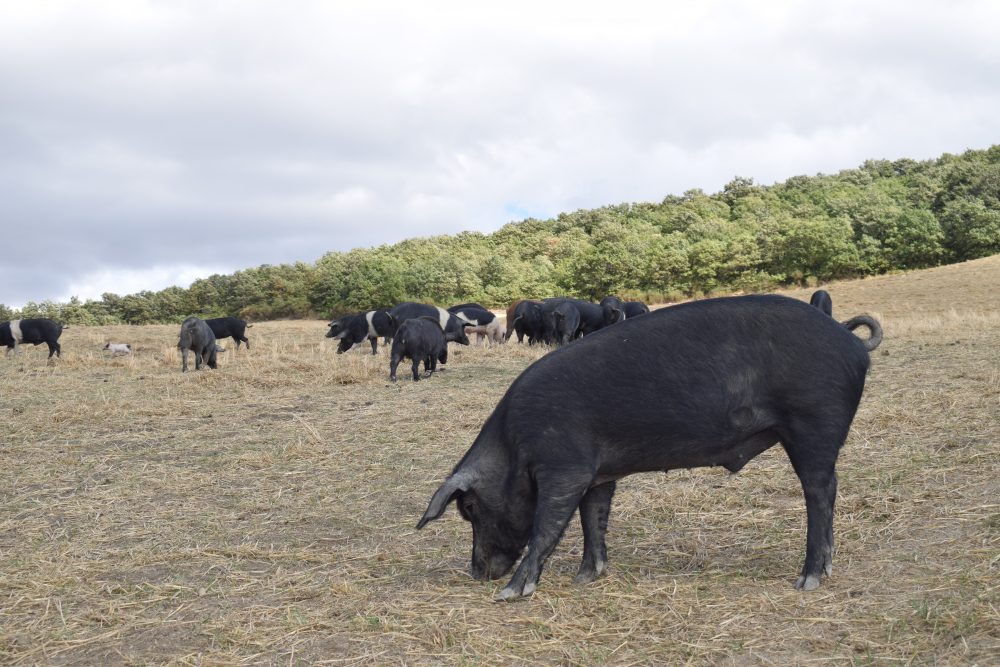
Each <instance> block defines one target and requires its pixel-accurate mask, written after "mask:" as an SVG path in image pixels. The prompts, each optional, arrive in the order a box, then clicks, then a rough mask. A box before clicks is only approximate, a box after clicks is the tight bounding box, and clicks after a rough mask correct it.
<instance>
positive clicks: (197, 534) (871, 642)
mask: <svg viewBox="0 0 1000 667" xmlns="http://www.w3.org/2000/svg"><path fill="white" fill-rule="evenodd" d="M997 285H1000V256H995V257H989V258H986V259H982V260H977V261H973V262H967V263H964V264H957V265H954V266H948V267H941V268H937V269H930V270H925V271H917V272H912V273H908V274H903V275H892V276H883V277H877V278H870V279H865V280H858V281H845V282H838V283H833V284H831V285H829V286H828V290H829V291H830V293H831V294H832V296H833V299H834V314H835V315H836V316H837V317H838V318H839V319H846V318H847V317H850V316H852V315H855V314H858V313H860V312H869V313H871V314H874V315H876V316H878V317H880V318H881V320H882V323H883V325H884V328H885V340H884V342H883V344H882V346H881V347H880V348H879V349H878V350H877V351H876V352H875V353H874V355H873V365H872V369H871V373H870V375H869V382H868V386H867V389H866V393H865V398H864V399H863V401H862V405H861V408H860V411H859V413H858V416H857V419H856V421H855V425H854V428H853V429H852V432H851V435H850V437H849V439H848V442H847V445H846V447H845V449H844V451H843V453H842V455H841V458H840V462H839V466H838V470H839V475H840V487H839V496H838V504H837V513H836V518H835V537H836V553H835V556H834V576H833V577H832V578H830V579H828V580H825V581H824V583H823V585H822V586H821V588H820V589H819V590H818V591H815V592H813V593H808V594H803V593H799V592H796V591H794V590H793V589H792V582H793V581H794V578H795V575H796V574H797V571H798V568H799V567H800V565H801V558H802V549H803V545H804V540H805V512H804V508H803V501H802V495H801V491H800V488H799V484H798V480H797V479H796V477H795V475H794V473H793V472H792V470H791V467H790V465H789V464H788V462H787V459H786V458H785V456H784V454H783V452H782V451H781V450H780V448H775V449H773V450H771V451H769V452H766V453H765V454H764V455H762V456H761V457H759V458H758V459H756V460H755V461H753V462H752V463H751V464H750V465H749V466H747V468H745V469H744V470H743V471H742V472H741V473H740V474H739V475H738V476H735V477H729V476H728V475H727V474H725V473H724V472H723V471H722V470H721V469H718V470H716V469H712V470H695V471H690V472H672V473H669V474H667V475H663V474H658V475H653V474H650V475H636V476H632V477H629V478H627V479H625V480H623V481H622V482H621V483H620V484H619V493H618V496H617V497H616V500H615V504H614V506H613V508H612V514H611V521H610V529H609V536H608V551H609V557H610V571H609V574H608V576H606V577H604V578H602V579H601V580H599V581H598V582H596V583H595V584H592V585H587V586H576V585H574V584H573V583H572V577H573V574H574V573H575V571H576V567H577V565H578V560H579V557H580V553H581V550H582V538H581V535H580V531H579V528H578V526H577V524H576V523H575V522H574V524H573V525H572V527H571V529H570V530H569V531H567V534H566V535H565V537H564V538H563V540H562V542H561V544H560V545H559V547H558V548H557V550H556V552H555V553H554V554H553V556H552V558H551V559H550V561H549V565H548V567H547V568H546V571H545V573H544V574H543V577H542V581H541V585H540V587H539V589H538V591H537V592H536V594H535V595H534V597H533V598H531V599H530V600H527V601H524V602H518V603H515V604H496V603H493V602H492V601H491V600H492V597H493V594H494V593H495V592H496V591H497V590H498V589H499V588H500V587H501V586H502V585H503V584H504V581H502V580H501V581H498V582H491V583H482V582H477V581H473V580H472V579H470V578H469V576H468V575H467V566H468V561H469V555H470V550H471V546H470V545H471V531H470V530H469V527H468V524H466V523H465V522H463V521H461V520H460V519H459V518H458V516H457V514H456V513H455V511H454V509H449V511H448V513H447V514H446V515H445V517H444V518H443V520H442V521H439V522H436V523H434V524H431V525H430V526H428V527H427V528H426V529H425V530H423V531H420V532H417V531H415V530H414V524H415V523H416V521H417V519H418V518H419V517H420V515H421V513H422V512H423V510H424V508H425V507H426V503H427V501H428V500H429V498H430V496H431V494H432V493H433V491H434V490H435V489H436V488H437V486H438V484H439V483H440V481H441V480H442V479H443V478H444V477H445V476H446V474H447V473H448V471H449V470H450V469H451V467H452V466H453V465H454V463H455V462H456V461H457V459H458V458H459V457H460V456H461V454H462V453H463V452H464V451H465V449H466V448H467V447H468V445H469V444H470V443H471V441H472V439H473V438H474V437H475V435H476V433H477V432H478V429H479V427H480V426H481V425H482V423H483V421H484V420H485V418H486V417H487V415H488V414H489V413H490V411H491V410H492V408H493V407H494V406H495V405H496V402H497V401H498V400H499V398H500V396H501V395H502V394H503V392H504V391H505V390H506V388H507V387H508V385H509V384H510V382H511V381H512V380H513V379H514V378H515V377H516V376H517V374H518V373H520V371H521V370H522V369H523V368H524V367H525V366H527V365H528V364H529V363H530V362H531V361H532V360H533V359H535V358H537V356H538V355H539V354H541V353H542V351H540V350H538V349H530V350H529V349H528V348H527V347H526V346H517V345H507V346H503V347H497V348H493V349H489V348H459V349H457V350H456V351H455V352H454V354H453V355H452V358H451V359H450V363H449V364H448V370H447V371H445V372H444V373H442V374H441V375H440V376H436V377H434V378H432V379H429V380H427V381H423V382H419V383H413V382H410V381H400V382H399V383H398V384H396V385H390V384H389V383H388V382H387V375H388V369H387V356H386V354H385V352H384V351H383V352H380V354H379V356H378V357H375V358H373V357H371V355H366V354H365V353H364V352H363V351H351V352H349V353H348V354H345V355H341V356H338V355H336V354H335V353H334V345H333V344H331V343H330V342H328V341H325V340H324V339H323V334H324V332H325V326H324V323H323V322H322V321H290V322H276V323H260V324H258V325H256V326H255V327H254V328H252V329H251V330H250V332H249V334H250V338H251V342H252V345H253V348H252V349H251V350H250V351H249V352H246V351H240V352H234V351H233V350H230V351H227V352H226V353H224V354H223V355H222V357H221V361H220V363H221V368H220V370H218V371H214V372H201V373H194V372H189V373H187V374H184V375H182V374H181V373H180V359H179V358H178V356H177V352H176V350H175V349H173V347H172V346H173V345H174V344H175V341H176V331H177V327H176V326H173V325H171V326H141V327H136V326H131V327H130V326H108V327H73V328H70V329H69V330H67V331H66V332H65V334H64V336H63V339H62V343H63V348H64V350H65V354H64V357H63V359H62V360H58V361H55V362H54V363H47V362H46V359H45V352H44V346H43V347H41V348H29V349H27V350H26V351H25V353H24V354H22V355H21V356H19V357H17V358H6V359H0V418H2V420H3V428H2V429H0V457H2V460H3V461H4V462H5V464H4V473H3V475H0V661H3V662H5V663H8V664H11V663H12V664H26V663H38V662H45V663H90V664H95V663H123V662H124V663H147V662H155V663H159V662H172V663H175V664H219V663H227V664H231V663H261V662H274V663H292V664H294V663H297V662H300V663H306V662H321V661H326V664H336V665H350V664H395V663H409V664H441V663H446V664H470V663H472V664H495V665H511V664H537V663H538V662H540V661H544V662H549V663H561V664H571V665H592V664H601V663H613V664H640V663H646V664H649V663H659V664H677V663H681V662H693V663H696V664H701V663H706V662H710V663H721V664H739V665H749V664H758V663H762V664H793V663H804V662H813V661H815V662H820V661H831V660H832V661H833V662H841V663H859V664H873V663H877V664H884V663H895V662H900V663H911V662H912V663H918V664H920V663H934V664H954V665H969V664H990V663H993V662H995V660H996V656H997V655H1000V616H998V609H1000V576H998V574H1000V572H998V568H1000V561H998V554H1000V501H998V498H1000V481H998V480H1000V446H998V444H1000V356H998V354H1000V353H998V351H1000V300H998V299H997V298H996V294H995V290H996V286H997ZM809 291H810V290H802V291H796V292H793V293H792V294H793V296H797V297H801V298H807V297H808V294H809ZM109 340H113V341H122V342H131V343H133V345H134V346H135V347H136V348H137V353H136V355H135V357H134V358H129V359H123V358H118V359H111V358H108V357H106V356H104V355H103V354H102V353H101V352H100V351H99V349H98V348H99V347H100V345H101V344H103V343H104V342H105V341H109ZM227 347H228V345H227Z"/></svg>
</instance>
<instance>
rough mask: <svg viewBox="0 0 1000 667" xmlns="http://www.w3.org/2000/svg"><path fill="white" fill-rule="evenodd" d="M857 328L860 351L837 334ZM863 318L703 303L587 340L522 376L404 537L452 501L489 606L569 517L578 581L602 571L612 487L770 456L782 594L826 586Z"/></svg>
mask: <svg viewBox="0 0 1000 667" xmlns="http://www.w3.org/2000/svg"><path fill="white" fill-rule="evenodd" d="M859 326H865V327H867V328H868V329H869V330H870V331H871V336H870V338H869V339H868V340H861V339H860V338H858V337H856V336H854V335H853V334H852V333H851V330H853V329H855V328H857V327H859ZM881 337H882V332H881V327H880V326H879V324H878V322H877V321H876V320H874V319H873V318H871V317H868V316H860V317H856V318H854V319H852V320H850V321H848V322H845V323H843V324H841V323H839V322H837V321H835V320H833V319H832V318H830V317H827V316H826V315H824V314H823V313H822V312H821V311H819V310H817V309H816V308H813V307H812V306H810V305H808V304H806V303H804V302H802V301H797V300H794V299H789V298H786V297H782V296H774V295H763V296H744V297H731V298H722V299H708V300H703V301H695V302H691V303H685V304H681V305H678V306H672V307H670V308H665V309H662V310H658V311H656V312H653V313H650V314H649V315H644V316H642V317H637V318H635V319H626V320H625V321H624V322H622V323H620V324H616V325H615V326H612V327H608V328H606V329H602V330H601V331H598V332H596V333H594V334H592V335H590V336H586V337H584V338H583V339H581V340H579V341H577V342H575V343H573V344H572V345H566V346H563V347H561V348H559V349H558V350H555V351H554V352H552V353H551V354H548V355H546V356H544V357H542V358H541V359H539V360H538V361H536V362H535V363H534V364H532V365H531V366H529V367H528V368H527V369H526V370H525V371H524V372H523V373H522V374H521V375H520V377H518V378H517V379H516V380H515V381H514V383H513V384H512V385H511V386H510V388H509V389H508V390H507V393H506V394H505V395H504V397H503V398H502V399H501V400H500V403H499V404H498V405H497V407H496V409H495V410H494V411H493V414H492V415H491V416H490V417H489V418H488V419H487V420H486V423H485V424H484V425H483V427H482V430H481V431H480V433H479V436H478V437H477V438H476V440H475V441H474V442H473V444H472V446H471V447H470V449H469V450H468V451H467V452H466V454H465V456H464V457H463V458H462V460H461V461H460V462H459V463H458V465H457V466H456V467H455V468H454V470H453V471H452V474H451V475H450V476H449V477H448V478H447V480H445V482H444V483H443V484H442V485H441V487H440V488H439V489H438V490H437V492H436V493H435V494H434V496H433V498H432V499H431V501H430V504H429V505H428V507H427V510H426V512H425V513H424V515H423V517H422V518H421V519H420V521H419V523H418V524H417V528H422V527H423V526H424V525H426V524H427V522H429V521H432V520H434V519H437V518H438V517H440V516H441V514H442V513H443V512H444V510H445V508H446V507H447V505H448V504H449V503H450V502H451V501H455V502H456V505H457V506H458V511H459V513H460V514H461V515H462V517H463V518H464V519H466V520H467V521H470V522H471V523H472V534H473V544H472V575H473V576H474V577H475V578H477V579H493V578H497V577H501V576H503V575H504V574H505V573H507V572H508V571H509V570H510V568H511V567H512V566H513V565H514V563H515V562H517V560H518V558H520V557H521V555H522V553H524V552H525V547H527V553H526V554H525V555H524V557H523V558H522V559H521V562H520V565H518V567H517V569H516V571H515V572H514V575H513V578H512V579H511V580H510V582H509V583H508V584H507V586H506V587H504V588H503V590H501V591H500V593H499V595H498V599H500V600H511V599H515V598H519V597H522V596H528V595H531V594H532V593H533V592H534V591H535V588H536V586H537V585H538V579H539V576H540V575H541V572H542V567H543V565H544V564H545V560H546V559H547V558H548V557H549V554H551V553H552V550H553V548H554V547H555V546H556V543H557V542H558V541H559V539H560V537H561V536H562V534H563V531H564V530H565V528H566V525H567V523H568V522H569V520H570V518H571V517H572V515H573V513H574V511H576V510H577V508H579V510H580V521H581V524H582V526H583V534H584V545H583V562H582V563H581V565H580V570H579V573H578V574H577V577H576V579H577V581H578V582H589V581H592V580H593V579H595V578H596V577H598V576H599V575H601V574H602V573H603V572H604V571H605V568H606V567H607V562H608V556H607V549H606V546H605V533H606V531H607V525H608V514H609V511H610V507H611V498H612V496H613V495H614V492H615V484H616V482H617V480H619V479H621V478H622V477H625V476H627V475H630V474H632V473H637V472H651V471H667V470H673V469H677V468H694V467H701V466H722V467H724V468H726V469H727V470H729V471H731V472H737V471H739V470H740V469H741V468H742V467H743V466H745V465H746V464H747V462H749V461H750V460H751V459H753V458H754V457H755V456H757V455H758V454H760V453H761V452H763V451H765V450H766V449H769V448H770V447H772V446H774V445H775V444H778V443H781V445H782V447H783V448H784V450H785V452H786V453H787V455H788V457H789V459H790V460H791V462H792V467H793V468H794V469H795V472H796V474H797V475H798V478H799V480H800V481H801V485H802V489H803V492H804V495H805V503H806V514H807V519H808V528H807V531H806V555H805V563H804V565H803V567H802V571H801V574H800V575H799V577H798V579H797V580H796V582H795V587H796V588H798V589H804V590H812V589H814V588H816V587H817V586H819V583H820V577H821V576H822V575H823V573H824V572H825V573H826V574H827V575H829V574H830V573H831V563H832V555H833V506H834V500H835V498H836V492H837V476H836V473H835V465H836V462H837V455H838V453H839V452H840V448H841V447H842V446H843V444H844V440H845V438H846V437H847V433H848V430H849V429H850V426H851V422H852V420H853V419H854V414H855V412H856V410H857V407H858V402H859V401H860V400H861V394H862V392H863V390H864V386H865V375H866V373H867V371H868V366H869V355H868V352H869V350H872V349H874V348H875V347H876V346H877V345H878V344H879V342H880V341H881Z"/></svg>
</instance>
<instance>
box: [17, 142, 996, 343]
mask: <svg viewBox="0 0 1000 667" xmlns="http://www.w3.org/2000/svg"><path fill="white" fill-rule="evenodd" d="M998 252H1000V145H997V146H993V147H991V148H989V149H986V150H970V151H967V152H965V153H963V154H961V155H951V154H945V155H943V156H942V157H940V158H938V159H935V160H927V161H915V160H910V159H900V160H895V161H888V160H869V161H867V162H865V163H864V164H863V165H861V166H860V167H858V168H856V169H847V170H844V171H841V172H839V173H837V174H832V175H824V174H819V175H816V176H795V177H792V178H789V179H788V180H786V181H785V182H783V183H779V184H775V185H771V186H761V185H758V184H756V183H754V181H753V180H752V179H750V178H743V177H737V178H734V179H733V180H732V181H730V182H729V183H727V184H726V185H725V187H724V188H723V189H722V191H721V192H718V193H715V194H706V193H704V192H702V191H701V190H689V191H687V192H685V193H684V194H682V195H670V196H667V197H666V198H665V199H664V200H663V201H661V202H659V203H633V204H619V205H613V206H605V207H602V208H597V209H591V210H580V211H576V212H573V213H563V214H560V215H559V216H558V217H556V218H552V219H548V220H536V219H532V218H529V219H527V220H523V221H521V222H512V223H510V224H507V225H504V226H503V227H502V228H501V229H499V230H498V231H496V232H494V233H492V234H482V233H478V232H462V233H460V234H456V235H454V236H435V237H429V238H418V239H409V240H406V241H402V242H400V243H396V244H393V245H382V246H378V247H375V248H359V249H355V250H351V251H348V252H329V253H327V254H325V255H324V256H323V257H321V258H320V259H319V260H317V261H316V262H315V263H307V262H296V263H294V264H281V265H263V266H258V267H255V268H249V269H245V270H241V271H236V272H235V273H233V274H229V275H213V276H210V277H208V278H204V279H201V280H196V281H195V282H194V283H192V284H191V286H190V287H188V288H186V289H185V288H181V287H168V288H166V289H163V290H160V291H156V292H153V291H144V292H139V293H137V294H129V295H118V294H111V293H106V294H104V295H102V297H101V299H100V300H88V301H85V302H83V301H81V300H79V299H77V298H73V299H71V300H70V301H69V302H68V303H54V302H52V301H44V302H41V303H28V304H26V305H25V307H24V308H22V309H21V310H19V311H17V310H13V309H11V308H8V307H6V306H4V305H3V304H0V320H7V319H13V318H17V317H22V318H26V317H49V318H52V319H56V320H60V321H63V322H66V323H70V324H84V325H86V324H112V323H130V324H146V323H169V322H180V321H181V320H183V319H184V318H185V317H187V316H189V315H199V316H202V317H215V316H221V315H237V316H241V317H244V318H247V319H251V320H264V319H277V318H303V317H333V316H338V315H340V314H343V313H347V312H354V311H362V310H369V309H372V308H378V307H387V306H391V305H393V304H395V303H398V302H400V301H423V302H433V303H437V304H440V305H448V304H453V303H458V302H465V301H478V302H481V303H483V304H485V305H488V306H504V307H505V306H506V305H507V304H509V303H510V302H511V301H513V300H515V299H520V298H541V297H547V296H556V295H570V296H577V297H582V298H586V299H600V298H601V297H603V296H605V295H608V294H616V295H619V296H621V297H625V298H630V299H639V300H644V301H649V302H664V301H676V300H680V299H683V298H687V297H692V296H694V297H697V296H702V295H705V294H721V293H728V292H737V291H766V290H769V289H772V288H775V287H778V286H782V285H813V284H818V283H821V282H824V281H828V280H833V279H840V278H851V277H859V276H865V275H874V274H881V273H886V272H890V271H899V270H908V269H919V268H925V267H930V266H937V265H940V264H946V263H951V262H959V261H964V260H968V259H974V258H977V257H983V256H986V255H992V254H995V253H998Z"/></svg>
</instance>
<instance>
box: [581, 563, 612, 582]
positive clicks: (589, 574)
mask: <svg viewBox="0 0 1000 667" xmlns="http://www.w3.org/2000/svg"><path fill="white" fill-rule="evenodd" d="M607 569H608V565H607V563H605V562H604V561H600V560H599V561H597V563H596V564H595V565H594V567H586V568H585V567H581V568H580V571H579V572H577V573H576V577H575V578H574V579H573V583H574V584H589V583H590V582H592V581H596V580H597V578H598V577H599V576H601V575H602V574H604V572H605V570H607Z"/></svg>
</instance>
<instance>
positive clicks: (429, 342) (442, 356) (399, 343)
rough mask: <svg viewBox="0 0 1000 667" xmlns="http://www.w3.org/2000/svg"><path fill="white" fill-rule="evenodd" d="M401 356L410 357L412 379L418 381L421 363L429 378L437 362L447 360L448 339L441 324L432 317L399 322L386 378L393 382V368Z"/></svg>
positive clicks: (444, 362) (394, 378) (394, 372)
mask: <svg viewBox="0 0 1000 667" xmlns="http://www.w3.org/2000/svg"><path fill="white" fill-rule="evenodd" d="M403 359H412V360H413V381H414V382H418V381H419V380H420V362H421V361H422V362H424V372H426V373H427V376H428V377H430V375H431V374H433V373H434V371H435V370H437V362H438V361H440V362H441V363H442V364H446V363H448V342H447V341H446V340H445V339H444V331H443V330H442V329H441V325H440V323H439V322H438V320H436V319H435V318H433V317H418V318H416V319H413V320H406V321H405V322H403V323H402V324H400V325H399V329H397V330H396V336H395V337H394V338H393V340H392V353H391V355H390V358H389V379H390V380H392V381H393V382H395V381H396V368H397V367H398V366H399V362H401V361H402V360H403Z"/></svg>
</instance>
